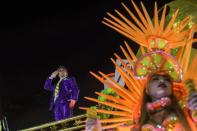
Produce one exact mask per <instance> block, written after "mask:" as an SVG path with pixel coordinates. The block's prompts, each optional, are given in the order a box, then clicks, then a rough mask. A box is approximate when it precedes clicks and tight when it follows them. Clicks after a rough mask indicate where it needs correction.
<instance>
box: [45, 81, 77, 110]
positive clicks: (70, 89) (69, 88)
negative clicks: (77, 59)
mask: <svg viewBox="0 0 197 131" xmlns="http://www.w3.org/2000/svg"><path fill="white" fill-rule="evenodd" d="M55 87H56V85H54V84H52V79H50V78H48V79H47V80H46V81H45V84H44V89H46V90H48V91H51V92H52V99H51V104H50V110H52V109H53V106H54V105H55V104H62V103H65V104H66V103H68V102H69V101H70V100H71V99H73V100H77V99H78V95H79V89H78V86H77V83H76V80H75V78H74V77H68V78H67V79H64V80H62V81H61V82H60V85H59V95H58V98H57V100H56V102H54V91H55Z"/></svg>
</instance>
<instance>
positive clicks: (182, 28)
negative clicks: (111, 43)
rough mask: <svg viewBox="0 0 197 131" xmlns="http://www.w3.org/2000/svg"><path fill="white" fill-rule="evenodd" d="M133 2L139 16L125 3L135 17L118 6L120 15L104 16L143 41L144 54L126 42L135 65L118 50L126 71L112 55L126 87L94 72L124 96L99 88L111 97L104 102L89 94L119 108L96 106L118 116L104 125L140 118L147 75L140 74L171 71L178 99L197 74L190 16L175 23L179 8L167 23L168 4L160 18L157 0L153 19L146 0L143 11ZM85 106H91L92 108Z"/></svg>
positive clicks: (120, 28)
mask: <svg viewBox="0 0 197 131" xmlns="http://www.w3.org/2000/svg"><path fill="white" fill-rule="evenodd" d="M131 3H132V4H133V7H134V9H135V11H136V12H137V15H138V18H137V16H135V15H134V13H133V12H132V11H131V10H129V8H128V7H127V6H126V5H125V4H122V6H123V8H124V9H125V10H126V11H127V12H128V14H129V15H130V17H131V18H132V21H131V20H129V19H128V18H127V17H125V16H124V15H123V14H122V13H120V12H119V11H117V10H115V12H116V14H117V16H115V15H112V14H110V13H107V15H108V18H104V21H103V23H104V24H105V25H107V26H109V27H111V28H112V29H114V30H116V31H117V32H119V33H120V34H122V35H124V36H126V37H127V38H129V39H131V40H132V41H134V42H136V43H137V44H139V45H140V51H141V56H140V57H139V58H138V57H136V55H135V54H134V53H133V51H132V50H131V48H130V47H129V45H128V43H127V42H125V45H126V49H127V50H126V49H125V48H123V47H122V46H121V50H122V52H123V54H124V55H125V57H126V59H127V60H128V62H129V64H130V65H131V68H130V67H129V66H128V65H127V64H126V63H125V62H124V61H123V59H122V58H121V57H120V56H119V55H117V54H115V57H116V58H117V59H118V60H119V61H120V62H121V64H122V65H123V67H124V68H125V69H126V71H125V70H123V69H122V67H120V66H119V65H118V64H117V63H116V62H115V60H114V59H111V60H112V62H113V63H114V64H115V66H116V67H117V69H118V71H119V73H120V75H121V78H122V79H123V81H124V82H125V84H126V86H125V87H123V86H121V85H120V84H119V83H117V82H116V81H114V80H113V79H112V78H110V77H108V76H107V75H106V74H104V73H102V72H99V74H100V75H101V76H99V75H97V74H95V73H92V72H91V74H92V75H93V76H95V77H96V78H97V79H98V80H99V81H101V82H102V83H104V84H105V85H107V86H108V87H110V88H112V89H113V90H114V92H116V93H117V94H118V95H119V96H120V97H119V98H117V97H113V96H110V95H105V94H102V93H99V92H96V94H97V95H99V96H102V97H105V98H106V99H107V100H108V101H106V102H103V101H99V100H97V99H95V98H90V97H85V98H86V99H88V100H90V101H94V102H97V103H100V104H103V105H107V106H111V107H113V108H114V109H115V110H113V111H108V110H104V109H97V110H96V111H97V112H98V113H104V114H111V115H113V116H114V117H113V118H110V119H103V120H101V122H102V123H103V124H106V123H107V125H105V126H103V129H108V128H116V127H118V126H120V125H122V124H126V123H128V122H129V123H133V124H134V123H135V122H136V121H137V120H138V119H139V118H140V115H141V112H140V108H141V104H142V98H143V92H144V88H145V79H139V77H140V78H146V76H147V75H148V74H150V73H155V72H165V73H168V74H169V75H170V76H171V78H172V79H173V80H174V82H179V83H175V84H174V87H173V90H174V92H175V93H174V94H175V95H176V96H177V97H178V99H183V96H185V94H186V91H185V89H184V88H183V87H184V84H183V79H186V78H188V76H190V77H194V76H196V74H197V73H196V71H194V70H195V68H194V67H197V57H195V58H194V60H193V62H192V64H191V65H190V66H191V67H193V68H188V66H189V58H190V54H191V48H192V43H193V42H194V41H196V40H195V39H193V35H194V33H195V31H196V25H193V26H192V27H191V28H186V25H187V23H188V22H189V18H188V17H186V18H184V19H183V20H182V21H180V22H179V23H178V24H177V25H176V27H175V26H174V23H175V19H176V17H177V15H178V10H177V11H176V12H175V13H174V15H173V16H172V18H171V19H170V20H168V23H167V24H166V21H167V20H166V16H165V15H166V7H167V6H166V5H165V6H164V8H163V11H162V15H161V18H159V15H158V9H157V3H155V8H154V19H153V22H152V20H151V18H150V16H149V15H148V13H147V10H146V8H145V7H144V5H143V3H141V7H142V11H140V9H139V8H138V7H137V6H136V4H135V3H134V2H133V1H131ZM172 49H176V50H177V53H176V54H175V55H174V56H172V55H170V51H171V50H172ZM194 72H195V73H194ZM188 73H190V75H188ZM136 76H137V77H136ZM183 76H184V77H183ZM183 94H184V95H183ZM81 109H85V110H87V109H88V108H81Z"/></svg>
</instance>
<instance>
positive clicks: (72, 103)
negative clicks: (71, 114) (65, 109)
mask: <svg viewBox="0 0 197 131" xmlns="http://www.w3.org/2000/svg"><path fill="white" fill-rule="evenodd" d="M75 103H76V100H71V101H70V103H69V108H73V107H74V106H75Z"/></svg>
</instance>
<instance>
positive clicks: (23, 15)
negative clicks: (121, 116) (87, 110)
mask: <svg viewBox="0 0 197 131" xmlns="http://www.w3.org/2000/svg"><path fill="white" fill-rule="evenodd" d="M139 1H140V0H135V2H136V3H137V4H139ZM169 1H170V0H167V1H164V0H158V2H159V7H161V6H162V5H163V4H164V3H167V2H169ZM124 2H125V3H126V4H127V5H128V6H129V7H132V6H131V4H130V1H129V0H125V1H124ZM143 2H144V4H145V5H146V7H147V9H148V11H149V12H150V13H151V14H152V13H153V10H152V9H153V7H154V0H143ZM120 3H121V1H119V0H91V1H87V0H80V1H77V0H75V1H71V0H70V1H69V0H68V1H64V2H57V1H51V2H49V1H48V2H46V3H39V2H35V1H32V3H30V2H28V3H25V2H21V3H18V1H17V3H11V2H10V3H2V4H1V8H0V11H1V12H0V47H1V48H0V60H1V64H0V67H1V68H0V83H1V85H0V88H1V90H0V95H1V101H2V106H1V109H3V111H4V112H3V113H4V115H6V116H7V120H8V124H9V127H10V130H11V131H12V130H17V129H23V128H28V127H31V126H35V125H38V124H42V123H45V122H49V121H53V113H52V112H49V111H48V108H49V102H50V96H51V94H50V92H47V91H45V90H43V84H44V81H45V79H46V77H47V76H49V75H50V73H51V72H53V71H54V70H55V69H56V68H57V67H58V66H59V65H64V66H66V67H67V68H68V70H69V71H70V74H72V75H74V76H75V77H76V79H77V83H78V85H79V87H80V98H79V102H78V104H77V105H76V107H75V115H77V114H81V113H83V111H80V110H79V109H78V106H90V105H91V104H93V103H90V102H89V103H88V102H87V101H86V100H84V99H83V97H84V96H95V95H94V91H95V90H101V89H102V88H103V85H102V84H100V83H99V82H98V81H97V80H95V79H94V78H93V77H92V76H91V75H90V74H89V71H90V70H92V71H94V72H95V71H98V70H101V71H104V72H105V73H110V72H114V66H113V64H112V63H111V62H110V59H109V58H110V57H112V56H113V53H114V52H120V49H119V46H120V45H121V44H122V43H123V41H124V40H126V38H124V37H122V36H121V35H119V34H118V33H116V32H115V31H113V30H112V29H109V28H108V27H106V26H104V25H103V24H101V20H102V19H103V17H104V16H106V12H107V11H109V12H113V9H119V10H122V8H121V4H120ZM129 42H130V43H131V44H132V45H131V46H132V48H133V49H134V50H135V51H136V50H137V46H136V45H135V44H134V43H132V42H131V41H129ZM87 103H88V104H87Z"/></svg>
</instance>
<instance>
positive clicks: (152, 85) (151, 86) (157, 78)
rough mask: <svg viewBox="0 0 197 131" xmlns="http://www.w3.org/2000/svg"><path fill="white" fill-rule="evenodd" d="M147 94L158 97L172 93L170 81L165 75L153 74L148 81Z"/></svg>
mask: <svg viewBox="0 0 197 131" xmlns="http://www.w3.org/2000/svg"><path fill="white" fill-rule="evenodd" d="M147 91H148V94H149V95H150V96H151V97H152V98H156V99H160V98H162V97H166V96H170V95H171V94H172V81H171V79H170V77H169V76H167V75H159V74H154V75H152V76H151V77H150V79H149V82H148V89H147Z"/></svg>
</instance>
